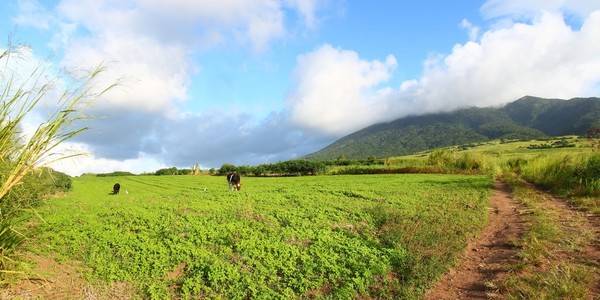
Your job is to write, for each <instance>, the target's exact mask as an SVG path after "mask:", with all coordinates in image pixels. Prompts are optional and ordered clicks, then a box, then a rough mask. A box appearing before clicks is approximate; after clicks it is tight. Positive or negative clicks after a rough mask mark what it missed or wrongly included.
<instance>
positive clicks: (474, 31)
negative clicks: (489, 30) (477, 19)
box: [460, 19, 479, 41]
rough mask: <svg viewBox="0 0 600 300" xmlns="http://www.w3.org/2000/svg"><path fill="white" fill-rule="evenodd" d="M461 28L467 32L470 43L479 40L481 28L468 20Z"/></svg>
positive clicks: (463, 22) (462, 22)
mask: <svg viewBox="0 0 600 300" xmlns="http://www.w3.org/2000/svg"><path fill="white" fill-rule="evenodd" d="M460 26H461V27H462V28H464V29H466V30H467V34H468V35H469V40H470V41H475V40H477V39H478V38H479V27H478V26H475V25H473V24H471V22H469V21H468V20H467V19H463V20H462V21H461V22H460Z"/></svg>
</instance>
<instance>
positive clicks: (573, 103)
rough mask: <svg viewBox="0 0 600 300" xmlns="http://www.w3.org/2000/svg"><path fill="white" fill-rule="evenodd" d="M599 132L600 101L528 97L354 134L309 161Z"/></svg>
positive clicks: (377, 126)
mask: <svg viewBox="0 0 600 300" xmlns="http://www.w3.org/2000/svg"><path fill="white" fill-rule="evenodd" d="M591 127H600V98H596V97H594V98H573V99H570V100H561V99H544V98H537V97H531V96H526V97H523V98H521V99H518V100H516V101H514V102H511V103H508V104H506V105H504V106H503V107H497V108H491V107H486V108H479V107H472V108H467V109H461V110H457V111H454V112H451V113H438V114H428V115H422V116H410V117H404V118H400V119H397V120H394V121H392V122H388V123H380V124H375V125H372V126H369V127H366V128H364V129H362V130H359V131H356V132H354V133H351V134H349V135H347V136H345V137H343V138H341V139H339V140H337V141H336V142H334V143H333V144H331V145H329V146H327V147H325V148H323V149H321V150H319V151H317V152H315V153H312V154H309V155H307V156H305V158H307V159H336V158H338V157H340V156H341V155H343V156H345V157H346V158H348V159H364V158H367V157H369V156H375V157H380V158H381V157H390V156H399V155H406V154H412V153H415V152H419V151H424V150H428V149H432V148H438V147H446V146H452V145H462V144H468V143H475V142H485V141H489V140H491V139H536V138H543V137H546V136H559V135H571V134H575V135H581V134H585V132H586V130H587V129H588V128H591Z"/></svg>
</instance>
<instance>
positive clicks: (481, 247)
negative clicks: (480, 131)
mask: <svg viewBox="0 0 600 300" xmlns="http://www.w3.org/2000/svg"><path fill="white" fill-rule="evenodd" d="M520 211H521V209H520V208H519V207H518V205H517V204H516V203H515V201H513V200H512V199H511V197H510V192H509V189H508V187H507V186H506V184H505V183H504V182H501V181H496V182H495V183H494V194H493V195H492V198H491V206H490V215H489V222H488V225H487V226H486V227H485V228H484V229H483V231H482V232H481V233H480V235H479V236H478V237H477V238H476V239H474V240H472V241H470V242H469V244H468V246H467V248H466V250H465V252H464V253H463V257H462V258H461V262H460V265H459V266H457V267H456V268H453V269H451V270H450V271H449V272H448V273H446V274H445V275H444V276H442V278H441V279H440V280H439V281H438V282H437V283H436V284H435V285H434V287H433V288H432V289H431V290H430V291H429V292H428V293H427V295H426V296H425V299H431V300H434V299H489V298H493V297H494V296H495V295H496V288H495V286H494V284H493V283H494V282H498V281H500V280H503V279H505V278H506V277H507V276H508V272H509V268H510V266H511V265H512V264H513V263H514V262H515V261H516V259H515V255H516V254H517V251H518V248H517V247H515V246H514V244H515V243H514V242H515V241H517V240H518V239H519V237H520V236H521V235H522V233H523V232H524V231H525V230H526V228H527V224H525V223H523V221H522V220H521V218H520V213H519V212H520Z"/></svg>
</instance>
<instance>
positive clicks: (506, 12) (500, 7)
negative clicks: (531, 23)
mask: <svg viewBox="0 0 600 300" xmlns="http://www.w3.org/2000/svg"><path fill="white" fill-rule="evenodd" d="M599 8H600V3H598V1H593V0H592V1H590V0H527V1H523V0H488V1H486V2H485V3H484V4H483V6H481V9H480V10H481V14H482V15H483V16H484V17H485V18H488V19H492V18H513V19H534V18H536V17H538V16H540V15H541V14H543V13H544V12H550V13H558V14H567V15H574V16H577V17H581V18H586V17H587V16H588V15H589V14H591V13H592V12H594V11H596V10H598V9H599Z"/></svg>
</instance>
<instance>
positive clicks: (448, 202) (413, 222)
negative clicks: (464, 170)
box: [26, 175, 492, 299]
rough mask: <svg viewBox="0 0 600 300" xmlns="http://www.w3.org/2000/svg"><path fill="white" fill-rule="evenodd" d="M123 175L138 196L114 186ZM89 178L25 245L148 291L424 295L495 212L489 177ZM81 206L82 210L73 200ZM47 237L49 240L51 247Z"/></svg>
mask: <svg viewBox="0 0 600 300" xmlns="http://www.w3.org/2000/svg"><path fill="white" fill-rule="evenodd" d="M115 179H118V180H119V183H120V184H121V189H122V190H124V189H127V190H128V191H129V193H128V194H124V193H121V194H119V195H109V194H110V190H111V187H112V184H114V182H115ZM242 184H243V185H244V186H243V188H242V191H241V192H235V193H234V192H230V191H228V190H227V186H226V183H225V179H224V178H222V177H220V176H219V177H214V176H159V177H154V176H129V177H118V178H107V177H80V178H76V179H74V189H73V191H72V192H70V193H69V194H68V196H67V197H65V198H58V199H53V200H52V201H51V204H52V205H47V206H44V207H42V208H40V209H39V210H38V214H39V215H40V216H41V219H43V220H44V221H43V222H42V221H35V220H36V218H33V219H32V220H34V221H31V220H30V221H29V222H34V224H32V223H28V225H27V226H29V227H30V228H35V232H36V234H35V240H34V241H31V242H30V243H27V244H26V247H27V249H28V251H31V252H34V253H37V254H39V255H44V256H48V255H51V256H54V257H57V259H58V260H59V261H68V260H72V259H76V260H80V261H82V262H83V263H84V265H85V266H87V267H89V268H91V269H90V270H93V271H92V272H90V273H89V274H88V276H90V278H96V279H97V280H102V281H109V282H111V281H112V282H125V283H127V285H128V286H130V287H131V288H132V289H135V290H138V293H139V294H141V295H143V296H144V297H148V298H154V299H162V298H177V297H181V298H184V299H197V298H222V299H245V298H277V297H284V298H295V297H301V298H311V297H314V298H321V297H327V298H361V297H371V298H385V299H398V298H401V299H416V298H419V297H420V295H421V294H422V293H423V291H424V290H425V289H426V288H427V287H428V285H429V284H430V282H431V281H432V280H434V279H435V278H437V277H438V276H440V274H441V273H443V272H444V271H445V270H447V268H448V267H449V266H451V265H453V264H455V263H456V257H457V255H458V253H460V251H462V249H463V248H464V246H465V243H466V240H467V239H468V238H471V237H473V236H475V235H476V234H477V232H478V231H479V230H480V229H481V228H482V227H483V226H484V225H485V223H486V221H487V219H486V218H487V206H488V201H489V194H490V191H491V187H492V185H491V183H490V179H489V177H487V176H480V175H478V176H473V175H403V176H397V175H374V176H319V177H315V176H309V177H280V178H265V177H248V178H244V179H243V181H242ZM74 207H76V208H77V209H76V210H73V208H74ZM39 245H47V246H45V247H40V246H39Z"/></svg>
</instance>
